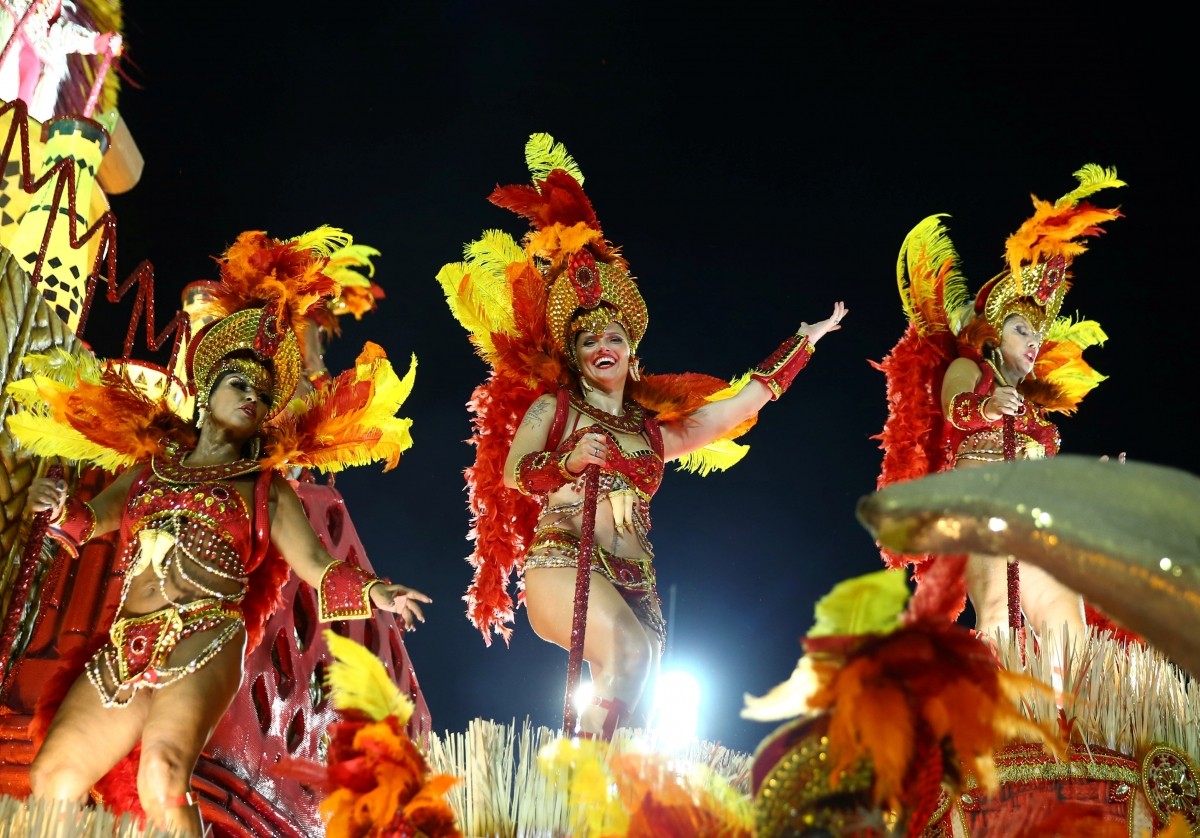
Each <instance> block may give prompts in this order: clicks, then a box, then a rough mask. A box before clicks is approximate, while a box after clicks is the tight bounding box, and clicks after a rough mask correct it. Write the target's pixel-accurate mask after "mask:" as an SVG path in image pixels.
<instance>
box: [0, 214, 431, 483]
mask: <svg viewBox="0 0 1200 838" xmlns="http://www.w3.org/2000/svg"><path fill="white" fill-rule="evenodd" d="M375 253H376V251H374V249H372V248H367V247H365V246H363V245H356V244H354V242H353V240H352V238H351V237H350V236H349V235H348V234H346V233H345V232H343V231H341V230H339V229H337V228H334V227H320V228H318V229H317V230H314V231H312V232H311V233H305V234H304V235H302V236H298V237H296V238H294V239H287V240H284V241H280V240H276V239H273V238H271V237H269V236H267V235H266V234H265V233H262V232H260V231H249V232H245V233H242V234H241V235H240V236H238V237H237V239H236V241H235V243H234V244H233V245H232V246H230V248H229V249H228V250H227V251H226V252H225V254H224V255H223V256H222V257H221V258H220V259H219V260H218V262H219V264H220V266H221V281H220V282H207V281H206V282H204V283H202V284H203V292H204V293H203V295H202V296H201V298H200V299H199V301H198V305H197V306H196V310H195V311H193V312H192V314H193V318H194V319H195V320H198V321H199V320H203V319H209V322H208V323H207V324H206V325H205V326H204V327H203V328H202V329H201V330H200V331H199V332H197V334H196V335H195V336H194V337H193V339H192V340H191V342H190V344H189V346H188V365H187V369H188V372H189V376H190V377H191V378H192V379H193V380H192V381H190V382H189V384H190V385H191V386H192V387H193V388H194V389H196V390H198V391H199V392H198V396H200V401H201V402H203V400H204V397H206V396H207V393H208V389H209V388H210V387H211V386H212V384H213V383H214V382H215V380H216V379H217V378H218V377H219V375H220V373H221V372H222V371H223V370H224V369H225V368H226V366H224V365H225V364H226V360H225V359H227V358H230V357H233V356H235V355H238V354H248V355H249V356H250V359H249V360H238V361H236V363H242V364H243V367H246V366H254V365H255V364H259V365H265V366H267V368H268V369H269V371H270V373H271V381H272V387H273V389H274V391H275V393H274V394H275V397H276V398H275V400H274V402H273V406H272V411H271V414H270V415H269V417H268V421H267V422H266V423H265V424H264V427H263V436H264V437H265V443H266V444H265V446H264V449H265V451H266V456H265V457H264V458H263V459H262V460H261V466H262V467H263V468H284V467H288V466H300V467H305V468H314V469H317V470H320V471H326V472H333V471H339V470H341V469H343V468H346V467H349V466H356V465H364V464H366V463H373V462H383V463H384V465H385V470H387V469H391V468H393V467H395V465H396V463H397V461H398V460H399V457H400V455H401V454H402V453H403V452H404V451H405V450H407V449H408V448H409V446H411V445H412V438H411V436H410V433H409V427H410V425H411V420H409V419H404V418H401V417H398V416H396V415H395V414H396V412H397V411H398V410H399V408H400V406H401V405H402V404H403V403H404V401H405V399H407V397H408V395H409V393H410V392H411V390H412V386H413V380H414V376H415V374H416V358H415V357H414V358H413V360H412V363H411V364H410V367H409V370H408V373H407V374H406V375H405V377H404V378H403V379H400V378H398V377H397V376H396V374H395V372H394V370H393V369H392V367H391V364H390V363H389V362H388V360H387V356H386V355H385V354H384V352H383V350H382V349H381V348H380V347H378V346H376V345H374V344H368V346H367V347H366V348H364V350H363V353H362V354H361V355H360V356H359V358H358V360H357V362H356V364H355V368H354V369H353V370H347V371H346V372H344V373H342V374H341V375H339V376H337V377H336V378H334V379H333V380H331V381H330V382H328V383H327V384H326V386H324V387H323V388H321V389H320V390H318V391H315V392H313V393H310V394H308V395H307V396H306V397H305V398H304V399H296V400H290V399H291V395H292V393H293V392H294V391H295V387H296V382H297V380H298V377H299V371H300V351H299V347H298V341H297V338H296V336H295V332H294V330H293V326H294V325H297V324H298V325H299V327H300V328H308V327H309V326H310V325H311V321H310V320H309V319H308V317H307V316H306V315H307V313H309V312H312V311H314V310H317V309H319V308H321V307H324V306H325V305H326V304H327V303H328V301H329V299H330V298H331V296H334V295H336V294H337V293H338V292H339V289H340V288H341V287H342V286H341V283H342V282H343V281H345V280H346V279H347V277H348V274H352V273H355V272H356V271H357V270H358V269H360V268H362V267H364V266H369V265H370V257H371V256H372V255H374V254H375ZM26 363H27V365H28V368H29V371H30V375H29V376H28V377H26V378H24V379H22V380H19V381H17V382H14V383H13V384H11V385H9V387H10V392H12V394H13V397H14V401H15V402H16V403H17V404H18V405H20V406H21V407H22V408H24V409H23V410H21V411H19V412H17V413H15V414H13V415H12V416H10V417H9V418H8V420H7V421H8V427H9V429H10V431H11V432H12V433H13V436H14V437H15V438H16V439H17V441H18V442H19V443H20V444H22V445H23V446H24V447H26V448H27V449H28V450H30V451H32V452H34V453H36V454H39V455H42V456H60V457H64V458H66V459H68V460H71V461H75V462H81V463H88V464H91V465H96V466H98V467H100V468H103V469H105V470H108V471H117V470H120V469H122V468H124V467H126V466H129V465H132V464H133V463H136V462H139V461H144V460H146V459H148V458H149V457H150V456H151V455H153V454H156V453H159V452H160V451H161V450H162V447H163V445H164V444H165V443H166V442H169V441H174V442H177V443H180V444H181V445H183V446H184V447H190V446H191V445H193V444H194V443H195V436H196V429H195V428H194V427H192V426H191V425H190V424H188V423H187V422H185V421H184V420H183V419H182V418H180V417H179V416H177V415H175V414H174V413H173V410H172V408H173V405H172V404H171V403H170V402H169V401H168V400H167V398H166V396H165V395H162V396H159V397H156V398H152V397H151V396H150V395H148V394H147V393H145V392H143V391H141V390H139V389H138V388H137V387H136V386H135V385H134V384H133V383H132V382H131V381H130V380H129V378H128V377H127V376H125V375H124V374H123V372H122V368H121V367H119V366H115V365H108V366H105V365H101V364H98V363H94V362H90V361H88V360H87V359H85V358H83V357H74V356H70V355H67V354H66V353H61V352H56V353H51V354H49V355H46V356H31V357H30V358H27V359H26ZM239 369H242V367H239ZM289 400H290V401H289ZM101 417H102V419H103V421H100V419H101Z"/></svg>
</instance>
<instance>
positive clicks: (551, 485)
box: [516, 451, 579, 495]
mask: <svg viewBox="0 0 1200 838" xmlns="http://www.w3.org/2000/svg"><path fill="white" fill-rule="evenodd" d="M569 455H570V452H569V451H568V452H567V453H566V454H559V453H558V452H557V451H534V452H532V453H530V454H526V455H525V456H524V457H522V458H521V459H519V460H518V461H517V473H516V482H517V489H519V490H520V492H521V494H523V495H545V494H548V493H550V492H553V491H555V490H556V489H561V488H562V487H563V486H566V485H567V484H568V483H574V482H575V481H576V480H578V479H579V475H578V474H571V472H569V471H567V457H568V456H569Z"/></svg>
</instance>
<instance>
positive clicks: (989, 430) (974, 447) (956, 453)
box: [944, 364, 1060, 466]
mask: <svg viewBox="0 0 1200 838" xmlns="http://www.w3.org/2000/svg"><path fill="white" fill-rule="evenodd" d="M980 370H981V372H982V375H980V378H979V383H978V384H976V385H975V390H974V392H975V393H977V394H978V395H980V396H986V395H988V394H989V393H991V392H992V388H993V385H994V383H995V380H996V374H995V372H994V371H993V370H992V368H991V367H990V366H988V365H987V364H981V365H980ZM1025 404H1026V407H1027V408H1028V409H1027V410H1026V411H1025V412H1024V413H1023V414H1021V415H1020V416H1016V417H1013V418H1014V419H1015V421H1014V422H1013V430H1014V431H1015V434H1016V442H1017V452H1018V453H1017V456H1018V458H1020V459H1040V458H1042V457H1053V456H1054V455H1055V454H1057V453H1058V447H1059V443H1060V439H1059V435H1058V426H1057V425H1055V424H1054V423H1053V422H1051V421H1050V420H1049V419H1047V418H1046V412H1045V410H1043V409H1042V407H1041V405H1038V404H1034V403H1033V402H1029V401H1027V402H1026V403H1025ZM1003 436H1004V420H1003V419H997V420H996V421H995V422H993V423H991V425H989V426H988V427H986V428H982V429H977V430H970V431H965V430H962V429H961V428H958V427H955V426H954V424H953V423H952V422H950V421H949V420H946V422H945V424H944V439H945V443H946V452H947V456H948V461H947V466H953V465H954V463H955V462H956V461H957V460H959V459H968V460H985V461H993V460H1003V459H1004V441H1003Z"/></svg>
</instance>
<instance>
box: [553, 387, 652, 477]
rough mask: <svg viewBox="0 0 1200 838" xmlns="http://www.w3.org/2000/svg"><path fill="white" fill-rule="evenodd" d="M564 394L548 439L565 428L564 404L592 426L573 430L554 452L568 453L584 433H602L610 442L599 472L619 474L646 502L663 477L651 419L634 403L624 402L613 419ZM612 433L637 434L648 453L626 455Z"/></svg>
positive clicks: (557, 434)
mask: <svg viewBox="0 0 1200 838" xmlns="http://www.w3.org/2000/svg"><path fill="white" fill-rule="evenodd" d="M565 392H566V391H562V390H560V391H559V400H558V409H557V410H556V412H555V417H554V423H553V425H552V426H551V429H550V434H549V436H550V438H551V439H554V438H556V437H557V436H559V435H561V434H562V431H563V428H564V426H565V425H566V420H567V413H568V411H567V405H568V404H569V405H570V407H572V408H574V409H575V410H576V411H577V412H579V413H580V414H581V415H582V416H586V417H587V418H589V419H591V420H593V421H594V422H595V423H596V424H595V425H588V426H584V427H578V428H576V429H575V430H574V431H573V432H572V433H571V435H570V436H568V437H567V438H566V439H564V440H563V441H562V443H561V444H559V445H558V446H557V450H559V451H569V450H570V449H572V448H574V447H575V444H576V443H578V442H579V438H580V437H581V436H583V435H584V434H585V433H593V432H600V433H603V434H604V435H605V436H607V437H608V438H609V441H610V442H611V445H610V446H609V451H610V452H611V453H610V454H609V460H608V464H607V466H606V467H605V468H604V469H603V470H604V471H606V472H609V473H613V474H618V475H620V476H621V477H623V478H624V480H625V482H626V483H628V484H629V485H630V486H632V487H633V488H634V489H636V490H637V492H638V494H639V496H640V497H641V498H642V499H643V500H649V498H650V496H651V495H653V494H654V493H655V492H656V491H658V487H659V486H660V485H661V484H662V478H663V458H662V452H663V444H662V432H661V431H660V430H659V427H658V423H657V422H656V421H655V420H654V417H653V416H652V415H651V414H650V413H649V412H648V411H647V410H646V409H645V408H644V407H642V405H640V404H638V403H637V402H635V401H626V402H625V407H624V412H623V413H622V414H621V415H620V416H616V415H614V414H611V413H608V412H606V411H603V410H601V409H600V408H598V407H596V406H595V405H592V404H588V403H587V402H586V401H584V400H583V399H582V398H580V397H579V396H578V395H576V394H575V393H569V395H568V396H567V398H564V393H565ZM597 429H598V430H597ZM616 433H625V434H641V435H643V436H645V437H646V439H648V440H649V442H650V450H642V451H634V452H632V453H628V454H627V453H626V452H625V451H623V450H622V449H621V446H620V443H619V442H618V441H617V438H616V435H615V434H616Z"/></svg>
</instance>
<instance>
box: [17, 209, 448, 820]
mask: <svg viewBox="0 0 1200 838" xmlns="http://www.w3.org/2000/svg"><path fill="white" fill-rule="evenodd" d="M348 242H349V237H348V236H345V234H343V233H341V232H340V231H338V230H335V229H333V228H322V229H320V230H318V231H314V233H311V234H306V236H303V237H300V238H298V239H293V240H289V241H276V240H274V239H271V238H269V237H267V236H265V234H262V233H257V232H251V233H245V234H243V235H242V236H241V237H239V239H238V240H237V242H236V243H235V244H234V245H233V246H232V247H231V248H230V249H229V250H228V251H227V252H226V254H225V257H224V258H223V260H222V261H221V271H222V282H221V283H220V284H214V286H213V289H214V290H213V291H212V294H213V298H212V300H211V305H212V306H213V313H214V314H215V315H217V319H215V320H214V321H212V322H210V323H209V324H208V325H207V326H205V327H204V328H203V329H202V330H201V331H200V332H199V333H198V335H197V336H196V337H195V339H194V340H192V341H191V343H190V347H189V354H188V365H187V366H188V375H189V378H190V381H189V383H190V385H191V386H192V389H193V392H194V393H195V395H196V402H197V409H196V417H195V422H194V425H186V424H185V423H183V422H182V421H181V420H178V418H177V417H175V416H174V414H172V413H170V411H169V409H168V408H167V407H166V404H165V402H151V401H150V400H149V399H147V398H146V397H145V396H143V395H141V394H140V393H139V392H138V391H136V390H135V389H134V388H133V387H132V386H131V385H129V383H128V382H127V381H126V380H124V379H123V378H121V376H120V373H118V372H114V371H109V372H106V373H104V374H103V375H101V376H99V377H97V376H96V375H95V374H94V373H95V372H96V371H92V374H89V373H88V372H87V371H85V370H83V369H82V368H81V369H80V370H79V374H78V376H77V379H76V380H75V381H69V382H68V381H65V380H64V376H63V375H62V373H61V372H60V373H59V375H58V380H55V379H54V378H51V377H50V376H49V375H48V374H43V375H34V376H32V377H31V378H30V379H27V380H26V381H25V382H24V383H23V384H22V385H21V386H20V387H17V388H16V390H15V392H14V395H16V396H17V398H18V399H19V400H20V401H21V402H22V403H23V404H25V405H26V406H27V407H29V408H31V409H30V410H28V411H25V412H23V413H21V414H18V415H16V416H14V417H13V418H12V419H11V420H10V423H9V426H10V429H11V430H12V431H13V433H14V435H15V436H16V437H17V438H18V439H19V440H20V441H21V442H22V443H23V444H26V445H27V446H28V447H30V448H32V449H33V450H34V452H35V453H37V454H41V455H43V456H47V455H50V454H53V453H55V452H54V451H52V450H50V449H49V448H47V446H49V445H52V443H50V442H48V441H46V440H47V439H48V437H47V435H45V434H40V435H39V433H38V430H39V423H45V422H53V423H56V424H57V425H58V431H59V432H58V434H57V435H55V439H56V441H57V444H58V445H60V446H61V445H62V440H63V439H65V438H73V439H74V440H76V442H77V443H78V447H77V448H76V449H75V450H73V451H71V452H63V451H61V450H60V451H59V453H61V454H63V455H64V456H69V457H71V458H72V459H79V460H85V461H91V462H94V463H96V464H99V465H103V466H104V467H106V468H110V469H114V470H115V468H116V467H124V471H123V472H122V473H121V474H120V476H119V477H117V478H116V480H115V481H113V482H112V483H111V484H110V485H109V486H108V487H107V488H106V489H105V490H104V491H102V492H101V493H99V494H98V495H96V496H95V497H94V498H93V499H91V500H90V501H89V502H86V503H85V502H82V501H80V500H78V499H77V498H75V497H71V496H68V495H67V494H66V486H65V484H63V483H61V482H60V483H55V482H52V481H50V480H47V479H39V480H38V481H36V482H35V484H34V486H33V487H32V488H31V490H30V501H31V504H32V508H33V509H34V510H35V511H43V510H52V513H51V514H52V521H53V523H52V527H53V529H52V533H53V535H54V537H56V538H58V539H59V540H60V541H62V542H64V543H65V544H66V545H68V546H69V547H70V548H72V549H78V546H79V545H80V544H82V543H83V542H85V541H87V540H89V539H91V538H94V537H96V536H99V535H102V534H104V533H108V532H112V531H119V533H120V538H121V541H120V544H121V546H120V554H119V556H120V558H119V565H118V566H119V568H120V569H121V572H122V575H123V576H124V581H123V586H122V588H121V591H120V600H119V605H118V612H117V614H116V615H115V618H114V622H113V623H112V626H111V628H110V629H109V631H108V636H107V638H106V639H105V642H103V645H101V646H100V647H99V648H98V650H96V651H95V653H94V655H93V656H92V657H91V659H90V660H89V661H88V662H87V663H86V665H85V667H84V674H83V675H81V676H80V677H79V678H78V679H77V680H76V681H75V683H74V685H73V686H72V687H71V688H70V690H69V691H68V692H67V694H66V696H65V697H64V698H63V700H62V703H61V704H60V705H59V707H58V710H57V712H56V714H55V715H54V718H53V721H52V722H51V723H50V726H49V729H48V730H47V733H46V736H45V740H44V742H43V743H42V745H41V748H40V750H39V751H38V754H37V757H36V759H35V760H34V762H33V765H32V767H31V769H30V782H31V786H32V791H33V794H34V795H36V796H40V797H46V798H54V799H61V800H72V801H82V800H84V799H85V798H86V797H87V794H88V792H89V790H90V789H91V788H92V787H93V785H94V784H96V783H97V781H99V780H100V779H101V778H102V777H103V776H104V775H105V774H106V773H107V772H109V771H110V770H111V769H112V768H113V767H114V766H116V765H117V764H118V763H120V762H121V761H122V760H124V759H125V758H126V755H127V754H129V753H130V751H131V749H133V748H134V746H135V745H137V744H138V743H139V742H140V744H141V755H140V762H139V766H138V770H137V789H138V798H139V800H140V803H141V805H142V808H143V809H144V811H145V813H146V814H147V816H148V817H149V818H150V820H151V821H152V822H153V823H155V824H156V825H158V826H160V827H161V828H164V829H174V830H180V831H181V833H182V834H188V835H199V834H200V832H201V828H202V824H201V823H200V816H199V810H198V808H197V807H196V806H195V805H194V803H193V798H192V796H191V793H190V782H191V772H192V770H193V767H194V765H195V763H196V760H197V758H198V757H199V755H200V752H201V750H202V748H203V747H204V745H205V743H206V742H207V740H208V738H209V736H210V735H211V733H212V731H213V729H214V728H215V726H216V724H217V722H218V721H219V720H220V718H221V717H222V715H223V714H224V713H225V711H226V709H227V708H228V706H229V704H230V702H231V701H232V699H233V697H234V695H235V694H236V692H237V690H238V688H239V685H240V683H241V680H242V676H243V663H242V662H243V656H244V654H245V652H246V649H247V647H248V645H249V644H251V643H253V642H254V641H255V640H256V639H257V638H256V633H258V632H261V627H262V622H263V621H264V620H265V619H266V616H268V614H269V611H270V610H271V609H272V608H273V607H274V605H273V603H274V602H275V601H276V600H277V596H278V589H279V586H280V585H281V584H282V582H283V580H285V579H286V574H287V572H288V568H290V570H291V571H292V572H295V573H296V574H297V575H298V576H300V578H301V579H303V580H304V581H305V582H307V583H308V584H310V585H312V586H313V587H315V588H318V589H319V592H320V596H319V610H320V617H321V619H322V620H334V619H347V618H363V617H367V616H370V614H371V613H372V612H371V609H372V607H374V608H381V609H386V610H388V611H392V612H395V613H396V614H397V615H399V617H400V618H401V619H402V620H403V622H404V624H405V625H406V626H409V627H411V625H412V624H413V622H414V621H420V620H423V614H422V610H421V603H427V602H429V598H428V597H427V596H425V595H424V594H422V593H421V592H419V591H416V590H414V589H412V588H408V587H406V586H404V585H396V584H392V583H390V582H388V581H387V580H382V579H379V578H376V577H374V576H372V575H370V574H368V573H367V572H366V571H364V570H363V569H361V568H359V567H357V566H355V565H353V564H349V563H347V562H344V561H337V560H334V558H333V557H332V556H330V554H329V553H328V552H327V551H326V550H325V548H324V547H323V546H322V545H321V543H320V542H319V540H318V539H317V537H316V535H315V533H314V532H313V530H312V528H311V526H310V525H309V523H308V520H307V518H306V517H305V514H304V510H303V508H302V506H301V504H300V501H299V499H298V497H297V496H296V493H295V490H294V489H293V488H292V486H291V484H289V483H288V481H287V480H286V479H285V478H284V476H283V475H282V474H281V470H282V469H284V468H286V467H289V466H295V465H299V466H306V467H311V468H316V469H319V470H324V471H334V470H338V469H340V468H343V467H345V466H348V465H357V464H362V463H367V462H372V461H384V462H385V464H386V466H385V467H386V468H390V467H392V466H394V465H395V464H396V462H397V460H398V458H399V456H400V453H401V452H402V451H404V450H405V449H407V448H408V446H409V445H411V437H410V436H409V431H408V428H409V424H410V420H407V419H402V418H399V417H396V416H395V412H396V410H397V409H398V408H399V406H400V404H401V403H402V402H403V401H404V399H405V398H406V396H407V394H408V391H409V389H410V388H411V384H412V374H413V370H410V372H409V375H408V376H407V378H406V380H405V381H401V380H399V379H398V378H397V377H396V375H395V373H394V372H393V371H392V369H391V366H390V364H389V363H388V362H387V360H386V357H385V356H384V355H383V353H382V351H381V350H380V349H379V348H378V347H369V348H368V349H366V350H364V352H363V354H362V355H361V356H360V358H359V361H358V364H357V366H356V369H354V370H349V371H347V373H345V374H343V375H342V376H339V377H338V378H337V379H334V380H333V381H330V382H328V383H327V385H326V387H325V388H324V389H322V390H319V391H316V392H314V393H313V394H310V395H309V396H308V397H306V398H305V399H304V400H303V401H294V402H293V401H291V399H292V395H293V393H294V392H295V390H296V386H297V381H298V379H299V376H300V373H301V360H300V351H299V339H298V337H297V334H296V331H295V329H294V327H296V326H299V327H302V326H303V323H304V322H305V321H306V316H307V313H308V311H309V309H310V308H311V307H312V306H313V305H316V304H318V303H319V301H321V300H323V299H324V298H326V297H328V296H329V295H331V294H336V293H337V290H338V283H337V281H336V279H335V278H334V277H335V276H336V274H337V271H336V270H333V269H331V268H330V267H329V266H330V255H331V254H334V253H336V252H337V251H338V250H339V249H341V246H343V245H345V244H347V243H348ZM247 306H248V307H247ZM335 402H336V411H335V410H334V409H333V408H332V407H331V405H334V403H335ZM335 412H336V416H335V415H334V414H335ZM102 416H103V417H106V419H105V421H103V422H102V421H99V419H100V417H102ZM331 419H335V420H336V422H337V423H340V424H338V425H335V424H334V422H331V421H330V420H331ZM355 419H357V420H358V422H357V423H356V422H354V421H351V420H355ZM114 420H118V421H114ZM337 428H340V429H341V430H338V429H337ZM347 429H350V430H349V431H347ZM85 455H86V456H85ZM282 562H286V565H283V564H281V563H282ZM114 709H115V710H116V712H114Z"/></svg>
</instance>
